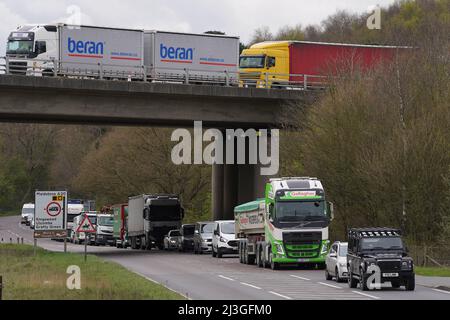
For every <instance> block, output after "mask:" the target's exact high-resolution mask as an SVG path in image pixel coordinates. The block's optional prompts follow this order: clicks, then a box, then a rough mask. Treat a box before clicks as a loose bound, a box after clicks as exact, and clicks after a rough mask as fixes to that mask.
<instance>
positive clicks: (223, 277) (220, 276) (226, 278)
mask: <svg viewBox="0 0 450 320" xmlns="http://www.w3.org/2000/svg"><path fill="white" fill-rule="evenodd" d="M219 278H222V279H225V280H228V281H236V280H234V279H231V278H228V277H225V276H223V275H221V274H220V275H219Z"/></svg>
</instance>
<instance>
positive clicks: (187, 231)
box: [183, 226, 195, 236]
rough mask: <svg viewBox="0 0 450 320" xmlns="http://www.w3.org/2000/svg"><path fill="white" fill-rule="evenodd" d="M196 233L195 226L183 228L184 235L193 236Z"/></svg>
mask: <svg viewBox="0 0 450 320" xmlns="http://www.w3.org/2000/svg"><path fill="white" fill-rule="evenodd" d="M194 232H195V226H184V227H183V235H185V236H192V235H193V234H194Z"/></svg>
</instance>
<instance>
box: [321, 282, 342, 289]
mask: <svg viewBox="0 0 450 320" xmlns="http://www.w3.org/2000/svg"><path fill="white" fill-rule="evenodd" d="M318 283H319V284H321V285H323V286H327V287H330V288H335V289H342V287H338V286H334V285H332V284H328V283H325V282H318Z"/></svg>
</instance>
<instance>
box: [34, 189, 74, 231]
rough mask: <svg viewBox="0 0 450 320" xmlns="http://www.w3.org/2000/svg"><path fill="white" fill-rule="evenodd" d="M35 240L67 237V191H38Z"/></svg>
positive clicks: (36, 195) (35, 211)
mask: <svg viewBox="0 0 450 320" xmlns="http://www.w3.org/2000/svg"><path fill="white" fill-rule="evenodd" d="M34 230H35V238H52V239H59V238H65V237H66V235H67V191H36V193H35V209H34Z"/></svg>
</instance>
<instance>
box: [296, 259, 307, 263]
mask: <svg viewBox="0 0 450 320" xmlns="http://www.w3.org/2000/svg"><path fill="white" fill-rule="evenodd" d="M297 262H309V259H298V260H297Z"/></svg>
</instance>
